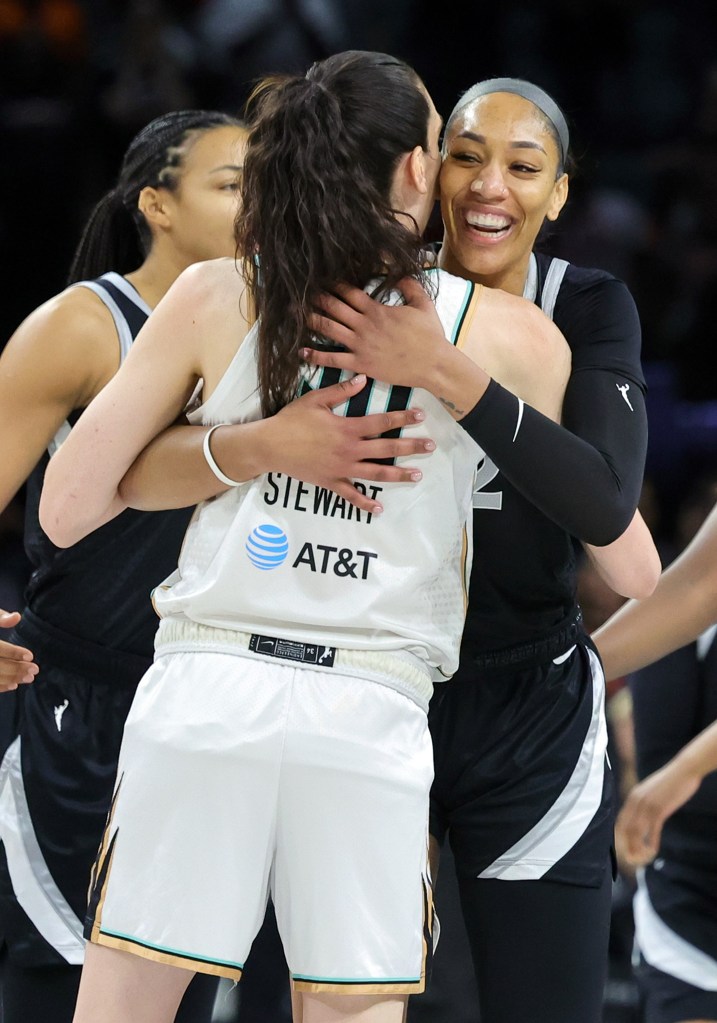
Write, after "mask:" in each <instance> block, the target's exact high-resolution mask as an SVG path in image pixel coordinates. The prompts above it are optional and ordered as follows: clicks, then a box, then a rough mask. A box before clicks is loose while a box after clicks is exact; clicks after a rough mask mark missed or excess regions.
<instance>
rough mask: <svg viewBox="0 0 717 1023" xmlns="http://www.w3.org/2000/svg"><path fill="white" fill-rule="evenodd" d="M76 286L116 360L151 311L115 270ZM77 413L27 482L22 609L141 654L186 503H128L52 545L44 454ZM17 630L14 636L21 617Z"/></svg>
mask: <svg viewBox="0 0 717 1023" xmlns="http://www.w3.org/2000/svg"><path fill="white" fill-rule="evenodd" d="M77 286H78V287H88V288H90V289H91V290H92V291H94V292H95V294H97V295H98V296H99V298H101V299H102V301H103V302H104V303H105V305H106V306H107V308H108V309H109V311H110V313H111V314H112V317H113V319H114V321H115V326H116V328H117V334H118V338H119V343H120V351H121V358H122V359H124V357H125V356H126V354H127V352H128V351H129V348H130V345H131V343H132V341H133V340H134V338H135V337H136V336H137V334H138V332H139V330H140V327H141V326H142V324H143V323H144V322H145V320H146V319H147V316H148V315H149V313H150V311H151V310H150V309H149V307H148V306H147V305H146V304H145V302H144V301H143V300H142V299H141V298H140V296H139V295H138V294H137V292H136V291H135V290H134V288H132V286H131V285H130V284H129V283H128V282H127V281H126V280H125V279H124V278H123V277H121V276H120V275H119V274H116V273H107V274H104V275H103V276H102V277H100V278H98V280H96V281H82V282H80V283H79V284H78V285H77ZM81 411H82V410H81V409H78V410H76V411H75V412H73V413H72V415H71V416H70V417H69V420H68V421H67V422H66V423H64V424H63V425H62V427H61V428H60V430H59V431H58V434H57V435H56V437H55V439H54V440H53V441H52V443H51V444H50V446H49V448H48V451H47V452H45V454H44V455H43V457H42V458H41V460H40V462H39V463H38V465H37V466H36V467H35V469H34V470H33V472H32V474H31V475H30V477H29V479H28V482H27V498H26V513H25V548H26V551H27V554H28V557H29V558H30V561H31V563H32V565H33V571H32V574H31V577H30V580H29V583H28V586H27V591H26V603H27V607H28V608H29V609H30V611H31V612H32V614H33V615H34V616H36V618H37V619H38V620H39V621H40V622H41V623H47V624H48V625H50V626H52V627H54V629H57V630H61V631H62V632H63V633H64V634H65V635H66V636H69V637H75V638H76V639H77V640H79V641H85V642H86V643H87V644H88V646H89V645H91V646H92V647H94V648H95V649H96V650H97V651H101V650H102V649H103V648H104V649H105V650H107V651H108V652H111V651H118V652H119V651H122V652H125V653H128V654H133V655H137V656H139V657H142V658H146V659H147V660H149V659H151V657H152V651H153V640H154V633H155V631H156V628H157V616H156V615H155V612H154V609H153V607H152V603H151V600H150V594H151V591H152V589H153V588H154V587H155V586H156V585H157V584H158V583H159V582H161V581H162V580H163V579H164V578H165V576H167V575H168V574H169V573H170V572H171V571H172V570H173V569H174V568H175V567H176V564H177V558H178V556H179V549H180V546H181V543H182V539H183V537H184V533H185V531H186V528H187V525H188V523H189V519H190V517H191V514H192V509H184V508H183V509H180V510H176V511H166V512H138V511H134V510H131V509H128V510H126V511H124V512H122V513H121V514H120V515H118V516H117V517H116V518H115V519H113V520H112V521H111V522H108V523H106V524H105V525H104V526H101V527H100V528H99V529H97V530H95V531H94V532H93V533H90V534H89V535H88V536H86V537H85V538H84V539H82V540H80V541H79V543H77V544H75V545H74V546H73V547H69V548H67V549H62V548H59V547H56V546H55V545H54V544H53V543H52V542H51V540H50V539H49V538H48V537H47V535H46V534H45V532H44V531H43V529H42V528H41V526H40V523H39V519H38V506H39V501H40V493H41V490H42V483H43V480H44V477H45V470H46V468H47V464H48V461H49V458H50V456H51V455H52V453H53V452H54V450H56V448H57V447H58V446H59V444H61V443H62V440H63V439H64V438H65V437H66V436H67V434H68V433H69V431H70V429H71V427H72V424H73V423H74V422H76V420H77V418H78V417H79V415H80V413H81ZM18 634H19V636H20V637H22V623H21V624H20V626H19V628H18Z"/></svg>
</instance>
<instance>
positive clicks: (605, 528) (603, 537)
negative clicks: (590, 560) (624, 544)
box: [576, 504, 635, 547]
mask: <svg viewBox="0 0 717 1023" xmlns="http://www.w3.org/2000/svg"><path fill="white" fill-rule="evenodd" d="M600 512H601V513H600V515H599V517H598V516H595V519H594V521H593V522H590V523H585V528H584V529H583V530H581V532H580V533H579V534H576V535H579V536H580V539H581V541H582V542H583V543H589V544H590V545H591V546H592V547H609V546H610V544H613V543H614V542H615V541H616V540H619V538H620V537H621V536H622V535H623V533H624V532H625V531H626V530H627V528H628V526H629V525H630V523H631V522H632V519H633V516H634V514H635V506H634V504H631V505H629V506H628V505H625V506H624V507H622V506H618V505H615V506H614V507H613V508H601V509H600Z"/></svg>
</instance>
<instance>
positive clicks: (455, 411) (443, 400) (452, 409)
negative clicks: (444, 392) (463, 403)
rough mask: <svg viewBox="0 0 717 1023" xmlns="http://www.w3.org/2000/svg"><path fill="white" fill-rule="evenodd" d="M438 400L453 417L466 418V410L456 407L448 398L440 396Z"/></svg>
mask: <svg viewBox="0 0 717 1023" xmlns="http://www.w3.org/2000/svg"><path fill="white" fill-rule="evenodd" d="M438 400H439V401H440V403H441V405H443V407H444V408H445V409H447V410H448V411H449V412H450V413H452V414H453V415H458V416H464V415H465V414H466V410H465V409H462V408H458V406H457V405H455V404H454V403H453V402H452V401H449V400H448V398H441V397H440V396H439V398H438Z"/></svg>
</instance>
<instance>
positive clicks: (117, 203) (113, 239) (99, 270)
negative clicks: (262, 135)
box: [68, 110, 242, 284]
mask: <svg viewBox="0 0 717 1023" xmlns="http://www.w3.org/2000/svg"><path fill="white" fill-rule="evenodd" d="M241 123H242V122H241V121H239V120H238V119H237V118H235V117H230V116H229V114H223V113H220V112H219V111H215V110H176V111H172V112H171V113H168V114H164V115H163V116H162V117H157V118H155V119H154V120H153V121H150V123H149V124H148V125H146V126H145V127H144V128H143V129H142V130H141V131H140V132H139V133H138V134H137V135H135V137H134V138H133V139H132V141H131V142H130V144H129V146H128V148H127V152H126V153H125V155H124V158H123V160H122V166H121V168H120V172H119V175H118V178H117V184H116V185H115V187H114V188H113V189H111V190H110V191H109V192H107V193H106V195H104V196H103V197H102V198H101V199H100V201H99V202H98V203H97V205H96V206H95V208H94V209H93V210H92V212H91V213H90V216H89V218H88V220H87V223H86V224H85V227H84V230H83V232H82V237H81V238H80V242H79V245H78V246H77V250H76V252H75V255H74V258H73V260H72V265H71V267H70V273H69V276H68V284H74V283H75V282H76V281H83V280H88V279H91V278H93V277H99V275H100V274H103V273H106V272H107V271H108V270H116V271H117V273H121V274H124V273H129V272H130V271H131V270H136V269H137V267H138V266H140V264H141V263H142V262H143V261H144V259H145V258H146V256H147V253H148V252H149V249H150V246H151V243H152V236H151V233H150V230H149V227H148V226H147V221H146V220H145V219H144V217H143V216H142V214H141V213H140V211H139V209H138V208H137V201H138V198H139V193H140V192H141V191H142V189H143V188H147V187H151V188H167V189H170V190H171V191H174V189H176V188H177V186H178V184H179V180H180V178H181V174H182V166H183V163H184V160H185V157H186V155H187V151H188V149H187V145H186V143H187V142H188V140H189V139H190V137H192V138H194V137H198V136H199V135H202V134H203V133H204V132H205V131H210V130H211V129H212V128H221V127H224V126H227V125H240V124H241Z"/></svg>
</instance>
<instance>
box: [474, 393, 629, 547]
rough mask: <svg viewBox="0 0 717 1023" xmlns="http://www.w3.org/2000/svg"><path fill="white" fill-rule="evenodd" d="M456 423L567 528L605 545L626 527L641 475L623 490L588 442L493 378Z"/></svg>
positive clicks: (554, 518) (604, 461)
mask: <svg viewBox="0 0 717 1023" xmlns="http://www.w3.org/2000/svg"><path fill="white" fill-rule="evenodd" d="M461 425H462V426H463V427H464V429H466V430H467V432H468V433H469V434H470V436H471V437H473V439H474V440H475V441H476V443H478V444H480V446H481V447H482V448H483V450H484V451H485V452H486V454H487V455H488V456H489V457H490V458H491V459H492V460H493V461H494V462H495V464H496V465H497V466H498V468H499V469H500V471H501V472H502V473H503V475H504V476H505V477H506V478H507V479H508V480H510V482H511V483H512V484H513V486H514V487H516V489H517V490H519V491H520V492H521V493H522V494H523V495H524V496H525V497H526V498H527V499H528V500H530V501H531V502H532V503H533V504H535V505H536V507H538V508H539V509H540V510H541V511H542V512H543V513H544V514H545V515H547V516H548V518H550V519H552V520H553V521H554V522H556V523H557V524H558V525H559V526H561V527H562V528H563V529H565V530H566V532H568V533H571V534H572V535H573V536H576V537H578V538H579V539H581V540H583V541H584V542H586V543H591V544H594V545H599V546H603V545H606V544H609V543H612V542H613V541H614V540H615V539H616V538H617V537H619V536H620V535H621V534H622V533H623V532H624V531H625V530H626V529H627V527H628V525H629V524H630V520H631V519H632V516H633V515H634V512H635V507H636V505H637V498H638V496H639V479H636V480H635V481H634V482H633V485H631V486H630V487H629V488H626V487H624V486H623V485H622V484H621V481H620V479H619V478H618V476H617V475H616V474H615V472H614V471H613V469H612V467H611V465H610V464H609V462H608V461H607V460H606V459H605V457H604V455H603V454H602V453H601V452H600V451H599V450H597V449H596V448H595V447H594V446H593V445H592V444H591V443H589V442H588V441H587V440H583V439H582V438H581V437H577V436H575V435H574V434H572V433H570V431H568V430H566V429H565V428H564V427H562V426H559V425H558V424H557V423H554V422H552V421H551V420H550V419H548V418H547V417H546V416H543V415H541V414H540V413H539V412H536V411H535V409H532V408H530V407H529V406H527V405H526V406H522V407H521V406H520V404H519V402H518V399H517V398H516V397H515V396H514V395H513V394H511V393H510V392H508V391H506V390H504V389H503V388H502V387H500V386H499V385H498V384H496V383H495V382H493V383H492V384H491V385H490V387H489V388H488V390H487V392H486V394H485V397H484V398H483V399H482V400H481V401H480V402H479V403H478V405H477V406H476V407H475V408H474V409H473V410H472V411H471V413H470V414H469V415H468V416H466V417H465V418H464V419H462V420H461ZM637 457H638V459H639V458H640V457H641V453H638V456H637ZM639 475H640V477H641V475H642V470H641V469H640V474H639ZM566 480H569V481H570V485H569V486H566V483H565V481H566Z"/></svg>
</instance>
